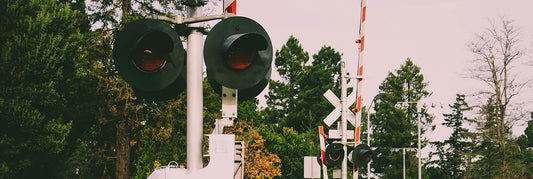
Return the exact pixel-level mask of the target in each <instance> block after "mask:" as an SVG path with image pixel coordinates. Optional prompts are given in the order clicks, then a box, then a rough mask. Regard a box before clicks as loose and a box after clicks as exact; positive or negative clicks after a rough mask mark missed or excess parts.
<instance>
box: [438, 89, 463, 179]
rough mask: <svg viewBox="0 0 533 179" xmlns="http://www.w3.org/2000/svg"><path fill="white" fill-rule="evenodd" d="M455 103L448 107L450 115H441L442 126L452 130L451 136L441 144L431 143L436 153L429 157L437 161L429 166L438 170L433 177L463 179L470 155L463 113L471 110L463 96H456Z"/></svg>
mask: <svg viewBox="0 0 533 179" xmlns="http://www.w3.org/2000/svg"><path fill="white" fill-rule="evenodd" d="M455 100H456V101H455V103H453V105H449V106H450V108H451V109H452V113H450V114H443V116H444V117H445V118H444V122H443V123H442V125H444V126H446V127H449V128H451V129H452V131H453V132H452V134H451V136H450V137H449V138H448V139H446V140H444V141H443V142H432V145H434V146H435V148H436V149H437V152H434V153H431V154H430V155H436V156H437V160H436V161H432V162H430V163H429V164H436V165H437V167H435V168H438V170H440V172H437V173H436V175H435V176H431V177H442V176H448V177H451V178H463V177H464V175H465V174H464V172H465V169H466V168H467V162H468V161H469V158H468V156H470V155H471V150H472V146H473V145H472V143H471V142H472V141H469V136H468V129H466V128H464V127H463V122H465V121H468V119H467V118H466V117H465V116H464V112H467V111H470V110H472V108H471V107H469V106H468V103H466V101H465V95H462V94H457V96H456V98H455Z"/></svg>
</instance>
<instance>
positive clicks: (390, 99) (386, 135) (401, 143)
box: [371, 59, 432, 178]
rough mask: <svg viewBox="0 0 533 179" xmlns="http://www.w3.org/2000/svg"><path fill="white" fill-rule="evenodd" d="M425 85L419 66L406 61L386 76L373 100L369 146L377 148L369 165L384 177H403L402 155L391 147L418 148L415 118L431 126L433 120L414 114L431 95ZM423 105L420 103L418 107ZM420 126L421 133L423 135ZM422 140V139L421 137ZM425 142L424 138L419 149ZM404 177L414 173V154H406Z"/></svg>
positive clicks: (424, 124) (424, 114)
mask: <svg viewBox="0 0 533 179" xmlns="http://www.w3.org/2000/svg"><path fill="white" fill-rule="evenodd" d="M427 85H428V84H427V82H424V76H423V75H422V74H420V67H418V66H416V65H415V64H414V63H413V62H412V61H411V60H410V59H407V60H406V61H405V63H404V64H403V65H401V67H400V69H398V70H396V73H395V74H394V73H392V72H391V73H389V75H388V76H387V78H386V79H385V80H384V81H383V82H382V83H381V85H380V86H379V90H380V91H379V94H378V95H377V96H376V97H375V98H374V100H375V101H374V103H375V107H374V110H375V111H376V114H375V115H372V117H371V123H372V126H371V127H372V131H373V134H372V142H371V144H372V146H374V147H377V149H376V152H375V153H376V155H375V157H373V162H372V166H373V168H374V169H375V172H376V173H377V174H378V175H380V176H382V177H385V178H401V177H402V153H401V152H394V153H392V152H391V149H392V148H417V139H418V138H417V117H418V115H421V117H422V119H421V123H422V126H426V125H428V124H431V122H432V117H431V116H429V115H428V114H427V113H426V110H425V108H421V109H420V111H421V113H420V114H417V113H418V112H417V111H418V109H417V104H413V102H418V101H420V100H421V99H422V98H425V97H428V96H430V92H429V91H427V89H426V87H427ZM405 101H408V102H410V105H409V106H408V107H407V109H402V108H398V107H396V106H397V104H398V103H400V102H405ZM418 105H419V106H422V105H421V104H418ZM425 131H426V130H425V128H424V127H422V131H421V133H422V134H424V133H425ZM422 139H423V138H422ZM425 143H427V140H425V139H423V141H422V144H423V145H422V147H424V145H425ZM406 153H407V154H406V164H407V165H408V166H407V167H406V168H407V175H409V176H414V175H416V173H417V164H416V163H417V162H416V161H417V158H416V156H415V153H414V152H406Z"/></svg>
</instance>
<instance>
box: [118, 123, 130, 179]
mask: <svg viewBox="0 0 533 179" xmlns="http://www.w3.org/2000/svg"><path fill="white" fill-rule="evenodd" d="M129 129H130V128H129V126H128V120H119V122H118V125H117V160H116V162H115V176H116V177H115V178H118V179H123V178H124V179H125V178H128V177H129V166H130V144H129V141H130V135H129Z"/></svg>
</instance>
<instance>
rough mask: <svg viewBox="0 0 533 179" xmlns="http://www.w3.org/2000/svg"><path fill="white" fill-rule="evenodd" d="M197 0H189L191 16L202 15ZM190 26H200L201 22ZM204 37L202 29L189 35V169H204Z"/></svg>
mask: <svg viewBox="0 0 533 179" xmlns="http://www.w3.org/2000/svg"><path fill="white" fill-rule="evenodd" d="M198 3H202V1H200V2H197V1H196V0H190V1H189V15H188V16H189V17H191V18H194V17H202V16H203V7H202V5H199V4H198ZM189 26H193V27H200V24H198V23H196V24H190V25H189ZM203 47H204V38H203V34H202V32H201V31H199V30H198V29H196V28H193V30H191V33H190V34H189V36H188V37H187V169H189V170H190V171H191V172H195V171H198V170H200V169H202V167H203V164H202V138H203V135H204V134H203V92H202V91H203V87H202V82H203V76H202V73H203V69H202V67H203V61H204V54H203V49H204V48H203Z"/></svg>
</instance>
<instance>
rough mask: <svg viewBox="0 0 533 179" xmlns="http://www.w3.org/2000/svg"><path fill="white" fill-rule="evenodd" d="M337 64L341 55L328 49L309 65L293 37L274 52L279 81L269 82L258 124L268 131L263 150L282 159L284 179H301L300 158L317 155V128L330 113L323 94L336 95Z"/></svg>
mask: <svg viewBox="0 0 533 179" xmlns="http://www.w3.org/2000/svg"><path fill="white" fill-rule="evenodd" d="M340 62H341V54H340V53H339V52H336V51H335V50H334V49H333V48H331V47H328V46H324V47H322V48H321V49H320V51H319V52H318V53H317V54H314V55H313V61H312V62H309V54H308V53H307V52H305V51H304V50H303V49H302V47H301V45H300V43H299V41H298V39H296V38H295V37H293V36H291V37H290V38H289V39H288V40H287V43H286V44H285V45H283V46H282V47H281V50H279V51H276V57H275V61H274V63H275V66H276V68H275V69H276V70H277V71H278V73H279V74H280V76H281V78H282V81H274V80H271V81H270V86H269V89H270V90H269V94H268V95H267V96H266V98H267V106H268V107H267V108H266V109H264V110H263V113H262V114H263V115H264V116H265V117H264V119H262V121H260V123H262V124H266V125H268V126H269V127H266V128H263V130H261V132H260V133H261V134H262V135H263V137H264V138H265V140H267V141H268V142H267V143H266V148H267V149H268V150H269V151H270V152H272V153H274V154H277V155H278V156H279V158H280V159H281V164H282V165H281V173H282V176H283V178H302V177H303V164H302V161H301V160H302V158H303V157H304V156H306V155H307V156H308V155H316V152H318V147H319V146H318V145H317V143H318V135H316V134H317V130H318V126H319V125H321V124H323V123H322V120H323V119H324V117H326V116H327V115H328V113H329V112H330V111H331V110H333V106H332V105H331V104H329V102H328V101H327V100H325V99H324V98H323V93H324V92H326V91H327V90H328V89H331V90H333V91H334V92H339V90H340V89H339V88H340V86H339V85H340V75H339V74H340ZM332 77H333V78H332ZM294 151H299V152H298V153H295V152H294Z"/></svg>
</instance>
